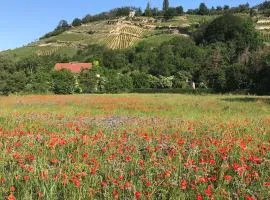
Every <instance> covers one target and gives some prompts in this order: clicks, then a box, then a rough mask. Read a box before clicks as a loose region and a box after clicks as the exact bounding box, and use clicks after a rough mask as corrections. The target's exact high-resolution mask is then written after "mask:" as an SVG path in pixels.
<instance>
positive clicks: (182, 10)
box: [175, 6, 185, 16]
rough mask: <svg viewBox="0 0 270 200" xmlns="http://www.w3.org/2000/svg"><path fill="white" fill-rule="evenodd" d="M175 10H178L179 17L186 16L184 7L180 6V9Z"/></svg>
mask: <svg viewBox="0 0 270 200" xmlns="http://www.w3.org/2000/svg"><path fill="white" fill-rule="evenodd" d="M175 10H176V13H177V15H180V16H181V15H184V14H185V11H184V8H183V6H178V7H176V8H175Z"/></svg>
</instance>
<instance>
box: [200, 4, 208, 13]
mask: <svg viewBox="0 0 270 200" xmlns="http://www.w3.org/2000/svg"><path fill="white" fill-rule="evenodd" d="M198 14H199V15H208V14H209V9H208V8H207V6H206V4H205V3H201V4H200V6H199V11H198Z"/></svg>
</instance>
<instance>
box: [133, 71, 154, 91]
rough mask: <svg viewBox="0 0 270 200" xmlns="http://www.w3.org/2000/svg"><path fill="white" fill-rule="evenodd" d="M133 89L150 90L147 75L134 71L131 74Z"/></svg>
mask: <svg viewBox="0 0 270 200" xmlns="http://www.w3.org/2000/svg"><path fill="white" fill-rule="evenodd" d="M131 78H132V80H133V86H134V88H150V81H149V75H148V74H146V73H143V72H139V71H134V72H133V73H131Z"/></svg>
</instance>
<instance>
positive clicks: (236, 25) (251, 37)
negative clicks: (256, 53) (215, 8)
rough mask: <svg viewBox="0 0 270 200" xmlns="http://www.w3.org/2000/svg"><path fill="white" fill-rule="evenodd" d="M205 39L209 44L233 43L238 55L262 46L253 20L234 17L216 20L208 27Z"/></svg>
mask: <svg viewBox="0 0 270 200" xmlns="http://www.w3.org/2000/svg"><path fill="white" fill-rule="evenodd" d="M203 39H204V40H205V41H206V42H208V43H214V42H225V43H232V45H235V47H236V52H237V53H240V52H242V51H243V50H244V49H246V48H249V49H251V50H254V49H256V48H257V47H258V46H259V44H260V43H259V37H258V34H257V32H256V30H255V27H254V25H253V22H252V20H251V19H246V18H242V17H239V16H234V15H224V16H221V17H218V18H217V19H215V20H214V21H213V22H212V23H210V24H209V25H208V26H207V27H206V29H205V32H204V37H203Z"/></svg>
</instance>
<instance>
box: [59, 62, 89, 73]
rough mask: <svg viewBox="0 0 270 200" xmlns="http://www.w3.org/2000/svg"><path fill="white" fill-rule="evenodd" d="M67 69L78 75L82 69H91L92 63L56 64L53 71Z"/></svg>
mask: <svg viewBox="0 0 270 200" xmlns="http://www.w3.org/2000/svg"><path fill="white" fill-rule="evenodd" d="M61 69H67V70H69V71H71V72H72V73H80V72H81V71H82V70H83V69H92V63H56V65H55V70H57V71H60V70H61Z"/></svg>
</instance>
